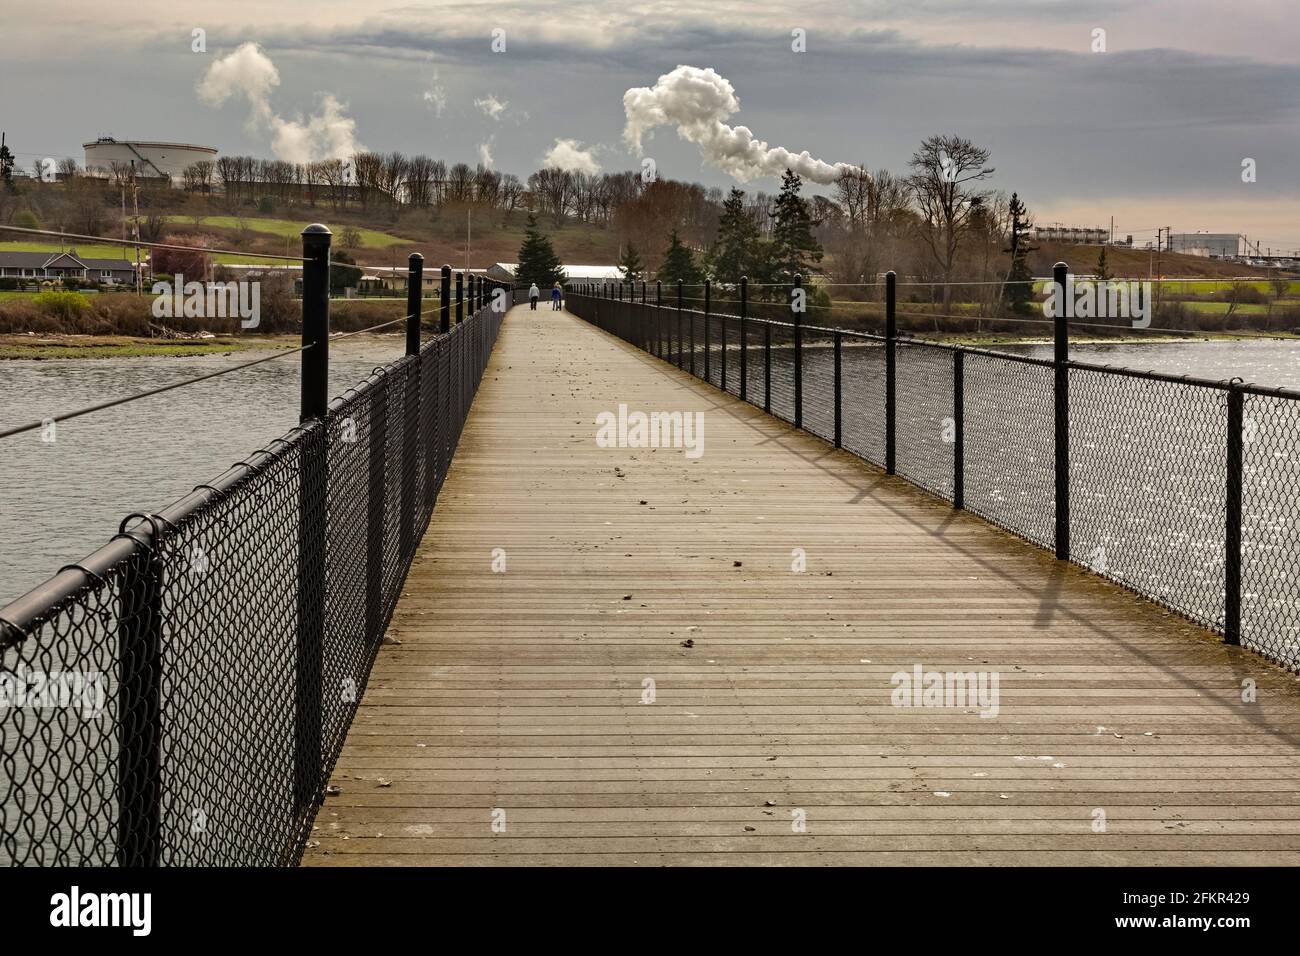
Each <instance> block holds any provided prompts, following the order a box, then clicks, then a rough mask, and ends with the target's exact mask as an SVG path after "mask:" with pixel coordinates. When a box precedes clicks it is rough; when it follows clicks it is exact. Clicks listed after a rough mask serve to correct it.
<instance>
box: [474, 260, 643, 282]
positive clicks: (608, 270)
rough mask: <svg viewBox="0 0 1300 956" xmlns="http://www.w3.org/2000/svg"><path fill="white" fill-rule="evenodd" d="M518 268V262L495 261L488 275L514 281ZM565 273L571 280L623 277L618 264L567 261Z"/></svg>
mask: <svg viewBox="0 0 1300 956" xmlns="http://www.w3.org/2000/svg"><path fill="white" fill-rule="evenodd" d="M518 268H519V263H517V262H494V263H492V265H490V266H488V267H487V276H488V278H489V279H496V280H497V281H498V282H513V281H514V279H515V270H516V269H518ZM564 275H565V276H566V277H567V278H568V280H569V281H570V282H617V281H618V280H619V279H621V278H622V277H623V273H622V272H621V271H620V270H619V268H618V266H583V265H573V266H571V265H569V264H568V263H567V262H566V263H565V264H564Z"/></svg>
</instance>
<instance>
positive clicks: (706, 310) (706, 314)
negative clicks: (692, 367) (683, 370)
mask: <svg viewBox="0 0 1300 956" xmlns="http://www.w3.org/2000/svg"><path fill="white" fill-rule="evenodd" d="M712 291H713V290H712V288H711V287H710V284H709V280H708V279H705V280H704V381H706V382H711V381H713V379H712V378H711V377H710V376H709V349H710V343H709V324H710V319H709V311H710V306H711V305H712V303H711V302H710V301H709V295H710V293H711V292H712Z"/></svg>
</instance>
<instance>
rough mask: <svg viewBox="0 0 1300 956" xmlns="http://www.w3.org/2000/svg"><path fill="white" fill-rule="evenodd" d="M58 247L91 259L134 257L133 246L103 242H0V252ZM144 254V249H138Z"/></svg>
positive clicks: (31, 250) (52, 249)
mask: <svg viewBox="0 0 1300 956" xmlns="http://www.w3.org/2000/svg"><path fill="white" fill-rule="evenodd" d="M60 248H62V249H64V250H72V249H76V250H77V255H79V256H87V257H89V258H91V259H131V260H134V258H135V247H134V246H119V245H107V244H103V243H78V242H69V243H67V244H66V245H64V246H62V247H60V246H59V244H58V243H57V242H54V243H51V242H24V241H21V240H16V241H14V242H0V252H58V251H59V250H60ZM140 254H141V255H142V256H143V255H144V250H143V249H142V250H141V251H140Z"/></svg>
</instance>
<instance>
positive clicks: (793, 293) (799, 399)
mask: <svg viewBox="0 0 1300 956" xmlns="http://www.w3.org/2000/svg"><path fill="white" fill-rule="evenodd" d="M802 286H803V276H801V275H799V274H798V273H796V274H795V277H794V288H793V289H791V290H790V312H791V316H792V318H793V321H794V427H795V428H803V322H802V321H801V319H802V316H801V315H800V314H799V313H800V310H799V309H797V308H795V304H796V300H797V298H798V297H799V294H800V292H801V290H802Z"/></svg>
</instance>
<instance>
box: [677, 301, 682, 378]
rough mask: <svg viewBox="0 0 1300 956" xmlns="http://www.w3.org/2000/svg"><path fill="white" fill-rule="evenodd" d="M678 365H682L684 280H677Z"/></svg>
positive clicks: (679, 366)
mask: <svg viewBox="0 0 1300 956" xmlns="http://www.w3.org/2000/svg"><path fill="white" fill-rule="evenodd" d="M677 367H678V368H681V367H682V280H681V279H678V280H677Z"/></svg>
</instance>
